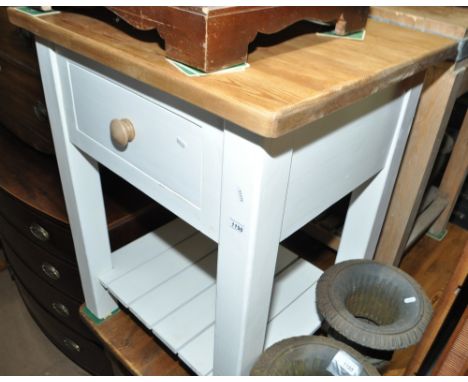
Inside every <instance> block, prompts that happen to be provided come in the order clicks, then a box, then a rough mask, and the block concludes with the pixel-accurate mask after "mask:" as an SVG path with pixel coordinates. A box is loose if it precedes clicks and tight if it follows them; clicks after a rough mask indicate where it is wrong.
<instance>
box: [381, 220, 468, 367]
mask: <svg viewBox="0 0 468 382" xmlns="http://www.w3.org/2000/svg"><path fill="white" fill-rule="evenodd" d="M467 241H468V231H466V230H464V229H462V228H460V227H458V226H456V225H453V224H450V225H449V230H448V234H447V236H446V237H445V239H444V240H442V241H441V242H438V241H436V240H433V239H431V238H429V237H428V236H423V237H422V238H421V239H420V240H419V241H418V243H417V244H416V245H415V246H414V247H413V248H412V249H411V250H410V251H409V253H408V254H407V255H406V256H405V257H404V259H403V261H402V263H401V267H400V268H401V269H403V270H404V271H405V272H407V273H409V274H410V275H411V276H413V277H414V279H415V280H416V281H417V282H418V283H419V284H420V285H421V286H422V288H423V289H424V291H425V292H426V294H427V296H428V297H429V299H430V300H431V301H432V306H433V307H434V309H436V308H437V304H438V302H439V300H440V298H441V296H442V294H443V292H444V289H445V287H446V285H447V284H448V281H449V279H450V277H451V275H452V273H453V271H454V269H455V266H456V265H457V262H458V259H459V258H460V257H461V255H462V253H463V249H464V247H465V244H466V242H467ZM414 350H415V346H412V347H410V348H407V349H404V350H401V351H397V352H395V354H394V356H393V359H392V362H391V364H390V366H389V367H388V369H387V371H386V373H385V375H394V376H400V375H404V373H405V368H406V365H407V364H408V362H409V361H410V360H411V357H412V355H413V352H414Z"/></svg>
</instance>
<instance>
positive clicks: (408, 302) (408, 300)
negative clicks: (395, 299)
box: [403, 296, 416, 304]
mask: <svg viewBox="0 0 468 382" xmlns="http://www.w3.org/2000/svg"><path fill="white" fill-rule="evenodd" d="M403 302H404V303H405V304H411V303H412V302H416V297H414V296H411V297H406V298H405V299H404V300H403Z"/></svg>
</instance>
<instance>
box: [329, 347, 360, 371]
mask: <svg viewBox="0 0 468 382" xmlns="http://www.w3.org/2000/svg"><path fill="white" fill-rule="evenodd" d="M327 370H328V371H329V372H330V373H332V374H333V375H335V376H342V375H351V376H356V375H360V374H361V371H362V365H361V364H360V363H359V362H357V361H356V360H355V359H354V358H353V357H351V356H350V355H349V354H348V353H346V352H345V351H343V350H339V351H338V353H336V354H335V356H334V357H333V359H332V360H331V361H330V364H329V365H328V367H327Z"/></svg>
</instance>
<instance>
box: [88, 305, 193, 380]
mask: <svg viewBox="0 0 468 382" xmlns="http://www.w3.org/2000/svg"><path fill="white" fill-rule="evenodd" d="M80 314H81V317H82V319H83V320H84V321H85V323H86V324H87V325H88V326H89V327H90V328H91V330H92V331H93V332H94V333H95V334H96V335H97V336H98V338H100V339H101V341H102V343H103V344H104V346H105V347H106V348H107V349H108V350H109V352H110V353H111V354H112V355H113V356H114V357H116V359H117V360H118V361H119V362H121V363H122V364H123V366H125V367H126V368H127V369H128V370H129V371H130V372H131V373H132V374H133V375H142V376H143V375H144V376H150V375H159V376H163V375H179V376H180V375H181V376H186V375H189V372H188V371H187V370H185V368H184V367H183V366H182V365H181V364H180V363H179V361H178V360H177V357H175V356H172V355H170V353H169V351H168V350H166V349H165V348H164V347H163V345H161V344H159V343H158V342H157V340H156V339H155V338H154V336H153V335H152V334H151V333H148V332H147V331H146V329H143V327H142V326H141V325H140V324H139V323H137V320H135V319H133V318H132V317H131V316H130V315H129V314H128V313H126V312H124V311H119V312H117V313H115V314H114V315H113V316H111V317H110V318H108V319H107V320H105V321H103V322H102V323H100V324H96V323H95V322H94V321H93V320H92V319H91V318H90V317H89V316H88V315H87V314H86V313H85V311H84V306H82V307H81V308H80Z"/></svg>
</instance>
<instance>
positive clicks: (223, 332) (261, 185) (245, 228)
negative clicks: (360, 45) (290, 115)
mask: <svg viewBox="0 0 468 382" xmlns="http://www.w3.org/2000/svg"><path fill="white" fill-rule="evenodd" d="M247 137H248V138H247ZM286 140H287V139H277V140H271V139H265V138H261V137H259V136H255V135H253V134H251V133H247V132H245V130H244V131H243V130H242V129H240V128H238V127H237V126H233V125H230V126H228V127H227V128H226V130H225V138H224V159H223V178H222V190H223V192H222V197H221V217H220V228H219V230H220V237H219V247H218V266H217V267H218V269H217V286H216V323H215V338H214V369H213V372H214V375H248V374H249V373H250V369H251V367H252V366H253V364H254V362H255V361H256V359H257V357H258V356H259V355H260V354H261V352H262V351H263V346H264V339H265V332H266V326H267V319H268V312H269V307H270V299H271V292H272V286H273V277H274V270H275V265H276V256H277V252H278V245H279V240H280V234H281V227H282V221H283V212H284V205H285V201H286V190H287V185H288V180H289V170H290V166H291V158H292V151H291V149H290V148H288V149H283V148H282V147H281V145H282V144H284V143H285V141H286ZM289 147H291V145H289ZM253 163H255V166H252V164H253Z"/></svg>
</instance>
